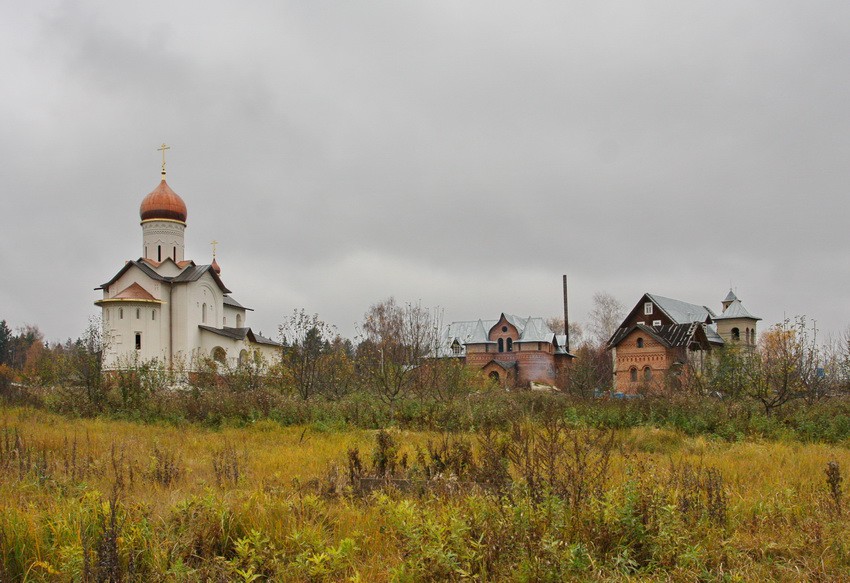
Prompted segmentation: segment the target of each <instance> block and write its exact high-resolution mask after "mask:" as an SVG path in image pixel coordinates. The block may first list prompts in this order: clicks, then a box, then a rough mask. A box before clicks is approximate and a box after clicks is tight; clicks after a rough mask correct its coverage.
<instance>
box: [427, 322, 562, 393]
mask: <svg viewBox="0 0 850 583" xmlns="http://www.w3.org/2000/svg"><path fill="white" fill-rule="evenodd" d="M438 356H440V357H447V358H459V359H463V361H464V363H465V364H466V365H467V366H470V367H474V368H476V369H478V370H481V371H482V373H484V374H485V375H487V376H488V377H489V378H491V379H493V380H495V381H497V382H499V383H500V384H501V385H503V386H504V387H506V388H514V387H528V386H530V385H531V383H540V384H545V385H554V384H555V382H556V379H557V377H558V372H559V371H560V370H561V367H563V366H565V365H566V364H567V363H569V361H570V360H571V359H572V358H573V355H572V354H570V353H569V347H568V343H567V338H566V335H558V334H555V333H554V332H553V331H552V329H551V328H550V327H549V326H548V325H547V324H546V322H545V321H544V320H543V318H532V317H528V318H521V317H517V316H512V315H510V314H504V313H503V314H501V315H500V316H499V318H498V319H497V320H470V321H464V322H452V323H451V324H449V325H448V326H447V327H446V328H445V329H444V330H443V334H442V338H441V342H440V349H439V354H438Z"/></svg>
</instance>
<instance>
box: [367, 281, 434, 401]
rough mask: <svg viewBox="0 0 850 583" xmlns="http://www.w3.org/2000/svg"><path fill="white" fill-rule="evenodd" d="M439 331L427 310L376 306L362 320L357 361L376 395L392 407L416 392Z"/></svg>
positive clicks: (391, 303)
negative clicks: (423, 365) (419, 376)
mask: <svg viewBox="0 0 850 583" xmlns="http://www.w3.org/2000/svg"><path fill="white" fill-rule="evenodd" d="M436 335H437V330H436V329H435V327H434V325H433V318H432V317H431V314H430V312H429V310H428V309H427V308H423V307H422V306H421V305H419V304H405V305H403V306H401V305H399V304H397V303H396V301H395V298H392V297H391V298H389V299H387V300H384V301H383V302H380V303H378V304H374V305H373V306H371V307H370V308H369V311H367V312H366V314H365V315H364V317H363V324H362V333H361V338H360V345H359V346H358V350H357V356H358V358H357V360H358V365H359V366H360V370H361V372H362V373H363V374H364V376H365V377H366V379H367V381H368V382H369V385H370V387H371V388H372V389H373V390H374V391H375V392H376V393H377V395H378V396H379V397H380V398H381V399H382V400H383V401H385V402H386V403H388V404H389V405H390V406H391V407H392V406H393V405H394V404H395V402H396V401H397V400H398V399H400V398H402V397H403V396H405V395H406V394H407V393H408V392H410V391H411V390H412V389H413V388H414V383H415V380H416V378H417V375H418V374H419V371H418V370H417V369H418V367H419V365H420V364H421V363H422V362H423V360H424V359H425V358H427V357H428V355H429V353H430V352H431V350H432V349H433V346H434V345H435V343H436Z"/></svg>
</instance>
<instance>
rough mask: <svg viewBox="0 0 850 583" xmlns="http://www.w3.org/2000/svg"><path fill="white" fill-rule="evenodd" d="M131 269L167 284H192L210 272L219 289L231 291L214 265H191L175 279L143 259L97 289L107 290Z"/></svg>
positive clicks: (130, 263) (121, 270)
mask: <svg viewBox="0 0 850 583" xmlns="http://www.w3.org/2000/svg"><path fill="white" fill-rule="evenodd" d="M131 267H137V268H138V269H139V270H141V272H142V273H144V274H145V275H147V276H148V277H149V278H151V279H153V280H155V281H165V282H170V283H188V282H192V281H198V280H199V279H200V278H201V276H202V275H203V274H204V273H207V272H209V274H210V275H211V276H212V278H213V279H214V280H215V282H216V284H218V287H219V289H221V291H222V292H223V293H225V294H229V293H230V290H229V289H227V287H226V286H225V285H224V282H223V281H221V278H220V277H219V276H218V274H217V273H216V272H215V270H214V269H213V268H212V265H190V266H188V267H186V269H184V270H183V271H181V272H180V273H179V274H178V275H176V276H174V277H170V276H166V275H160V274H159V273H157V271H156V270H155V269H154V268H152V267H151V266H150V265H148V264H147V262H145V261H144V260H143V259H138V260H136V261H127V262H126V263H125V264H124V267H122V268H121V269H120V270H119V271H118V273H116V274H115V275H114V276H113V277H112V279H110V280H109V281H107V282H106V283H104V284H102V285H101V286H100V287H97V288H95V289H106V288H108V287H109V286H110V285H112V284H113V283H115V282H116V281H117V280H118V278H119V277H121V276H122V275H124V274H125V273H127V270H128V269H130V268H131Z"/></svg>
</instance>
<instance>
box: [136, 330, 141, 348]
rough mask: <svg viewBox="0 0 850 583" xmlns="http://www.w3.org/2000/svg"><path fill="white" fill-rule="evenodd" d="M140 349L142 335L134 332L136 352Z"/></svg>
mask: <svg viewBox="0 0 850 583" xmlns="http://www.w3.org/2000/svg"><path fill="white" fill-rule="evenodd" d="M141 349H142V333H141V332H136V350H141Z"/></svg>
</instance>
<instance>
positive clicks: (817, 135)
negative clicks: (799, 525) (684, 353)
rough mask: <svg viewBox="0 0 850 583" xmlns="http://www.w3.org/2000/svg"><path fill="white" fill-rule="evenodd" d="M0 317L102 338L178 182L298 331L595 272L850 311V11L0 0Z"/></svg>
mask: <svg viewBox="0 0 850 583" xmlns="http://www.w3.org/2000/svg"><path fill="white" fill-rule="evenodd" d="M0 72H2V74H3V81H2V83H0V123H2V131H0V155H2V160H3V163H2V166H0V176H2V187H0V192H2V195H0V196H2V210H0V217H2V234H3V235H2V240H3V244H2V245H0V278H2V279H0V281H2V286H0V319H6V320H7V322H8V323H9V324H10V326H12V327H17V326H20V325H22V324H24V323H30V324H37V325H38V326H39V327H40V328H41V329H42V330H43V331H44V333H45V335H46V337H47V338H48V339H65V338H67V337H77V336H79V335H80V333H81V332H82V330H83V329H84V328H85V326H86V322H87V319H88V318H89V317H90V316H92V315H94V314H96V312H97V311H98V310H97V309H96V308H95V306H94V305H93V302H94V301H95V300H96V299H98V298H99V297H100V292H96V291H94V290H93V288H95V287H97V286H98V285H100V284H101V283H103V282H105V281H107V280H109V279H110V278H111V277H112V276H113V275H114V274H115V273H116V272H117V271H118V270H119V269H120V268H121V267H122V266H123V264H124V261H125V260H128V259H136V258H138V257H140V256H141V254H142V234H141V228H140V226H139V215H138V212H139V204H140V202H141V200H142V198H143V197H144V196H145V195H146V194H147V193H148V192H150V191H151V190H153V189H154V188H155V187H156V185H157V183H158V181H159V170H160V167H159V166H160V154H159V152H157V151H156V148H157V147H158V145H159V144H160V143H162V142H167V143H168V144H169V145H170V146H171V147H172V149H171V150H170V151H169V154H168V182H169V185H170V186H171V187H172V188H173V189H174V190H175V191H176V192H177V193H178V194H180V196H181V197H182V198H183V199H184V200H185V201H186V204H187V206H188V209H189V218H188V228H187V231H186V255H187V258H192V259H194V260H195V261H196V262H197V263H209V262H210V260H211V249H210V246H209V244H208V243H209V242H210V241H211V240H213V239H216V240H218V241H219V242H220V245H219V247H218V261H219V263H220V264H221V267H222V278H223V279H224V282H225V284H226V285H227V286H228V287H229V288H230V289H231V290H233V297H234V298H236V299H237V300H238V301H240V302H241V303H242V304H244V305H246V306H249V307H252V308H254V309H255V310H256V311H255V312H253V313H252V314H251V315H250V316H249V319H248V323H249V325H252V327H253V328H254V329H255V331H262V332H263V333H265V334H266V335H267V336H272V335H276V329H277V325H278V324H279V323H280V322H282V321H283V320H284V319H285V318H286V316H287V315H288V314H290V313H291V312H292V310H293V309H294V308H302V307H303V308H304V309H306V310H307V311H308V312H311V313H312V312H318V313H319V315H320V317H322V318H323V319H324V320H326V321H328V322H330V323H333V324H335V325H337V326H338V327H339V329H340V331H341V332H342V333H343V334H344V335H346V336H351V335H353V334H354V330H355V323H356V322H358V321H360V320H361V319H362V316H363V313H364V312H365V311H366V310H367V309H368V308H369V306H370V304H373V303H375V302H378V301H380V300H382V299H384V298H386V297H388V296H395V297H396V299H397V300H399V301H401V302H406V301H413V302H418V301H421V303H422V304H423V305H425V306H440V307H441V308H442V309H443V310H444V316H443V319H444V320H446V321H451V320H468V319H478V318H483V319H488V318H489V319H493V318H497V317H498V315H499V313H500V312H503V311H504V312H508V313H514V314H517V315H535V316H538V315H539V316H552V315H558V314H560V313H561V311H562V301H561V275H562V274H563V273H567V274H569V277H570V288H571V289H570V307H571V316H572V318H573V319H575V320H579V321H582V320H585V319H586V317H587V313H588V311H589V310H590V308H591V300H592V296H593V293H594V292H595V291H607V292H609V293H611V294H613V295H614V296H615V297H616V298H618V299H619V300H620V301H621V302H622V303H623V304H625V305H626V306H627V308H631V306H632V305H634V304H635V302H637V301H638V300H639V298H640V295H641V294H642V293H643V292H647V291H648V292H653V293H657V294H659V295H664V296H669V297H673V298H677V299H681V300H685V301H689V302H693V303H698V304H705V305H708V306H709V307H711V308H713V309H715V310H716V311H719V308H720V301H721V300H722V299H723V297H724V296H725V295H726V293H727V291H728V289H729V287H730V284H731V285H732V287H734V288H735V290H736V291H737V294H738V296H739V297H740V298H741V299H742V300H743V302H744V305H745V306H746V307H747V308H748V309H749V310H750V311H751V312H753V313H754V314H756V315H759V316H761V317H762V318H764V320H765V321H764V324H763V328H762V329H764V327H766V326H767V325H769V324H771V323H774V322H777V321H779V320H781V319H782V318H783V315H788V316H792V315H796V314H805V315H807V316H809V318H811V319H816V320H817V322H818V327H819V328H821V329H822V330H823V331H824V334H827V333H833V334H837V333H839V332H841V331H843V330H844V329H845V328H846V327H847V326H848V324H850V302H848V290H850V242H848V238H850V237H848V228H847V222H848V217H850V202H848V196H847V194H848V179H850V163H848V161H849V160H850V3H847V2H815V3H812V2H802V1H800V2H785V1H777V0H770V1H764V2H755V1H748V2H741V1H739V0H734V1H727V2H718V1H716V0H711V1H706V2H692V1H688V2H681V1H680V0H670V1H667V2H635V1H631V0H630V1H624V2H600V1H595V0H592V1H587V2H565V1H563V0H559V1H553V2H534V1H523V2H515V3H507V2H494V1H492V0H486V1H484V0H482V1H458V0H447V1H437V0H428V1H427V2H413V1H409V2H405V1H402V2H400V1H398V0H386V1H384V2H381V1H363V0H361V1H358V2H330V1H313V0H311V1H309V2H308V1H304V0H301V1H289V2H287V1H278V0H275V1H271V0H270V1H267V2H239V3H237V2H224V1H215V0H213V1H207V2H203V3H199V2H191V3H189V2H186V3H176V2H173V1H160V0H149V1H146V2H133V3H125V2H114V1H106V0H104V1H100V2H98V1H92V0H79V1H74V2H60V1H52V2H51V1H45V2H2V3H0Z"/></svg>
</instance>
